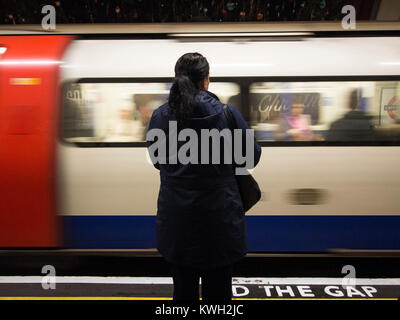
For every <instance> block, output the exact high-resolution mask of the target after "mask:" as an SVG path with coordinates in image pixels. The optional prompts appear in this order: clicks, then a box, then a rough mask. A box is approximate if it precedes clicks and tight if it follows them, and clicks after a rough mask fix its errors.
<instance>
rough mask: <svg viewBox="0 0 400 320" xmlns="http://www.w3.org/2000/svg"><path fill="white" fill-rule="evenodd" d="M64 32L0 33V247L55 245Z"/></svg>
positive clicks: (65, 38)
mask: <svg viewBox="0 0 400 320" xmlns="http://www.w3.org/2000/svg"><path fill="white" fill-rule="evenodd" d="M70 41H71V37H68V36H52V35H44V36H1V37H0V247H52V246H57V245H60V232H59V230H60V228H59V226H58V224H57V216H56V194H57V191H56V189H55V187H56V181H55V178H56V168H55V165H56V159H55V156H56V152H55V150H56V138H57V133H58V128H57V127H58V109H59V91H60V90H59V69H60V63H61V59H62V55H63V52H64V51H65V49H66V47H67V45H68V43H69V42H70Z"/></svg>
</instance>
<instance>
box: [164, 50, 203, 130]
mask: <svg viewBox="0 0 400 320" xmlns="http://www.w3.org/2000/svg"><path fill="white" fill-rule="evenodd" d="M209 70H210V67H209V65H208V62H207V60H206V58H204V57H203V56H202V55H201V54H200V53H197V52H195V53H186V54H184V55H183V56H182V57H180V58H179V59H178V61H177V62H176V65H175V79H174V82H173V84H172V87H171V90H170V94H169V98H168V104H169V106H170V111H173V112H174V113H175V117H176V120H177V121H178V127H186V126H188V125H189V123H190V119H191V118H192V114H193V109H194V107H195V105H196V100H195V98H196V95H197V93H198V92H199V90H200V89H199V87H198V83H199V82H200V81H202V80H203V79H205V78H207V77H208V75H209Z"/></svg>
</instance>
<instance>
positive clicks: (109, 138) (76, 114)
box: [62, 82, 240, 142]
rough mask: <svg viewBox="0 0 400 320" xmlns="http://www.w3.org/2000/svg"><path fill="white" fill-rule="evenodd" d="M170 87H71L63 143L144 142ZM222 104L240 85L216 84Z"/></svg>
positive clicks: (67, 92)
mask: <svg viewBox="0 0 400 320" xmlns="http://www.w3.org/2000/svg"><path fill="white" fill-rule="evenodd" d="M170 87H171V83H149V82H141V83H132V82H130V83H71V84H67V87H66V90H65V91H64V106H63V121H62V122H63V123H62V128H63V129H62V135H63V139H65V140H66V141H70V142H142V141H145V135H146V131H147V125H148V122H149V120H150V118H151V115H152V112H153V110H154V109H156V108H157V107H159V106H160V105H162V104H163V103H165V102H166V101H167V100H168V94H169V90H170ZM209 90H210V91H212V92H214V93H215V94H216V95H217V96H218V97H219V98H220V100H221V101H222V102H223V103H232V99H233V100H234V99H235V97H238V96H239V93H240V89H239V86H238V85H237V84H234V83H226V82H214V83H211V84H210V87H209Z"/></svg>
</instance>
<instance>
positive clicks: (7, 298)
mask: <svg viewBox="0 0 400 320" xmlns="http://www.w3.org/2000/svg"><path fill="white" fill-rule="evenodd" d="M0 300H172V298H167V297H154V298H153V297H0ZM232 300H268V301H271V300H297V301H298V300H342V301H343V300H347V301H352V300H363V301H366V300H391V301H397V300H398V299H397V298H233V299H232Z"/></svg>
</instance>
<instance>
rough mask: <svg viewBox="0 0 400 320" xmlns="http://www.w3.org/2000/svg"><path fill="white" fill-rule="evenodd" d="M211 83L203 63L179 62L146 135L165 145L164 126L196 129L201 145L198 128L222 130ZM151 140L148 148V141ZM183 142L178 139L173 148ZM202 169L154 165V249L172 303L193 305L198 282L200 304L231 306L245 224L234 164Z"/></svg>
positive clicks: (194, 57)
mask: <svg viewBox="0 0 400 320" xmlns="http://www.w3.org/2000/svg"><path fill="white" fill-rule="evenodd" d="M209 82H210V79H209V64H208V62H207V60H206V58H205V57H203V56H202V55H201V54H199V53H186V54H184V55H183V56H182V57H180V58H179V59H178V61H177V63H176V65H175V79H174V82H173V84H172V87H171V90H170V95H169V100H168V103H165V104H163V105H162V106H160V107H159V108H158V109H156V110H155V111H154V112H153V114H152V117H151V120H150V124H149V130H151V129H161V130H163V131H164V132H165V134H166V141H169V132H168V128H169V121H177V128H178V133H179V130H181V129H183V128H191V129H193V130H195V131H196V132H197V133H198V137H199V146H200V130H201V129H213V128H216V129H219V130H222V129H224V128H228V127H229V126H228V121H227V119H226V117H225V115H224V112H223V109H222V108H223V103H221V102H220V101H219V99H218V97H217V96H216V95H215V94H213V93H211V92H209V91H207V90H208V85H209ZM228 108H229V109H230V111H231V113H232V115H233V117H234V119H235V120H236V124H237V128H239V129H243V130H244V129H249V128H248V126H247V123H246V121H245V120H244V119H243V117H242V115H241V114H240V113H239V112H238V111H237V110H236V109H235V108H233V107H232V106H229V105H228ZM149 140H150V139H147V143H148V146H149V147H150V146H151V144H152V143H153V141H149ZM183 143H184V142H179V141H178V148H177V149H178V150H179V147H180V145H181V144H183ZM221 144H222V143H221ZM253 147H254V166H255V165H256V164H257V163H258V161H259V158H260V155H261V148H260V146H259V145H258V144H257V143H256V142H255V141H254V146H253ZM199 150H200V147H199ZM167 155H168V149H167ZM175 156H176V155H175ZM198 158H199V159H201V155H199V156H198ZM221 158H222V156H221ZM203 163H204V162H203ZM208 163H209V164H191V163H189V164H181V163H179V159H178V161H177V164H170V161H169V158H168V156H167V159H166V164H159V163H154V166H155V167H156V168H157V169H159V170H160V179H161V185H160V192H159V196H158V211H157V218H156V233H157V249H158V250H159V252H160V253H161V255H162V256H163V257H164V258H165V259H166V261H167V262H168V263H169V264H170V265H171V270H172V277H173V281H174V294H173V298H174V300H181V301H182V300H192V301H193V300H198V299H199V279H200V278H201V279H202V298H203V300H230V299H231V298H232V266H233V264H234V263H235V262H237V261H238V260H239V259H240V258H242V257H243V256H244V255H245V254H246V252H247V232H246V222H245V216H244V210H243V205H242V201H241V198H240V193H239V189H238V186H237V183H236V179H235V176H234V168H235V166H234V165H232V164H212V162H211V159H210V161H209V162H208Z"/></svg>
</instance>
